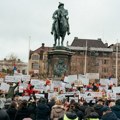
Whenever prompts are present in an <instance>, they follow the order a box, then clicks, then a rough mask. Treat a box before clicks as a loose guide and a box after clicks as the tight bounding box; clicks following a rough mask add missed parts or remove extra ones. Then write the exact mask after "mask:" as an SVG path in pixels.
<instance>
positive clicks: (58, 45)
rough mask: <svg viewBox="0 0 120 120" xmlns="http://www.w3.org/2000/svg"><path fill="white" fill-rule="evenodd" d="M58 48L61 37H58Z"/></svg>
mask: <svg viewBox="0 0 120 120" xmlns="http://www.w3.org/2000/svg"><path fill="white" fill-rule="evenodd" d="M58 46H60V37H59V36H58Z"/></svg>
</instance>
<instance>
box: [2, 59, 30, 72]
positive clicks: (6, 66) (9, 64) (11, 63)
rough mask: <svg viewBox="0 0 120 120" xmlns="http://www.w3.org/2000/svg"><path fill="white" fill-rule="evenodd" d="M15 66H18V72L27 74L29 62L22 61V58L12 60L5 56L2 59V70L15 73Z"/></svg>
mask: <svg viewBox="0 0 120 120" xmlns="http://www.w3.org/2000/svg"><path fill="white" fill-rule="evenodd" d="M14 67H16V70H17V72H19V73H22V74H27V71H28V64H27V63H25V62H22V61H21V60H20V59H18V60H12V59H11V60H10V59H6V58H4V60H0V71H1V72H3V73H7V74H14V71H13V70H14Z"/></svg>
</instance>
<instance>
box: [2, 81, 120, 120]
mask: <svg viewBox="0 0 120 120" xmlns="http://www.w3.org/2000/svg"><path fill="white" fill-rule="evenodd" d="M62 82H63V81H62ZM21 84H23V82H22V81H21V82H18V83H16V84H15V83H10V88H9V90H8V92H7V93H4V92H1V93H0V120H119V119H120V99H117V100H115V99H114V100H113V99H107V98H97V97H94V98H93V99H91V100H90V101H89V102H88V101H87V100H86V99H85V98H84V97H82V96H81V97H78V98H79V99H78V101H76V100H75V99H74V97H76V96H77V94H74V96H73V99H69V98H68V97H66V96H65V97H64V98H62V99H61V98H58V97H57V96H52V97H51V99H48V91H49V90H48V91H47V93H46V92H44V91H43V94H44V97H40V98H37V97H36V95H35V94H36V93H41V92H40V91H37V90H35V89H34V86H33V85H32V84H31V82H30V81H29V82H28V84H27V87H26V89H24V90H23V92H22V93H20V92H19V90H18V89H16V88H17V87H18V88H19V86H20V85H21ZM47 85H50V81H49V82H48V81H47V82H46V84H45V86H47ZM71 86H72V88H70V89H66V92H73V91H74V86H75V85H74V84H72V85H71ZM113 86H114V85H113ZM100 87H101V85H100V84H95V83H93V84H89V85H87V86H86V85H83V87H82V88H80V89H79V88H78V89H77V90H78V91H80V92H82V91H83V89H85V91H93V92H94V91H96V92H99V91H100ZM111 88H112V86H109V87H108V89H111ZM15 89H16V90H15ZM54 92H55V91H54ZM74 92H75V91H74ZM64 93H65V92H64V91H63V90H60V91H59V93H58V95H60V94H64ZM24 96H27V97H29V99H27V100H26V99H23V97H24Z"/></svg>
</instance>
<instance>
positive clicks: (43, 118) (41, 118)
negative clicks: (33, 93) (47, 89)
mask: <svg viewBox="0 0 120 120" xmlns="http://www.w3.org/2000/svg"><path fill="white" fill-rule="evenodd" d="M49 116H50V108H49V106H48V105H47V104H45V103H39V104H38V105H37V108H36V120H49Z"/></svg>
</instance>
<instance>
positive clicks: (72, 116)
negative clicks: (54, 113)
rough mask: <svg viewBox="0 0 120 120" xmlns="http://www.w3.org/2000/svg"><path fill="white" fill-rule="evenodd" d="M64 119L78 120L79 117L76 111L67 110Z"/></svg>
mask: <svg viewBox="0 0 120 120" xmlns="http://www.w3.org/2000/svg"><path fill="white" fill-rule="evenodd" d="M63 120H78V117H77V115H76V113H75V112H66V114H65V115H64V118H63Z"/></svg>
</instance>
